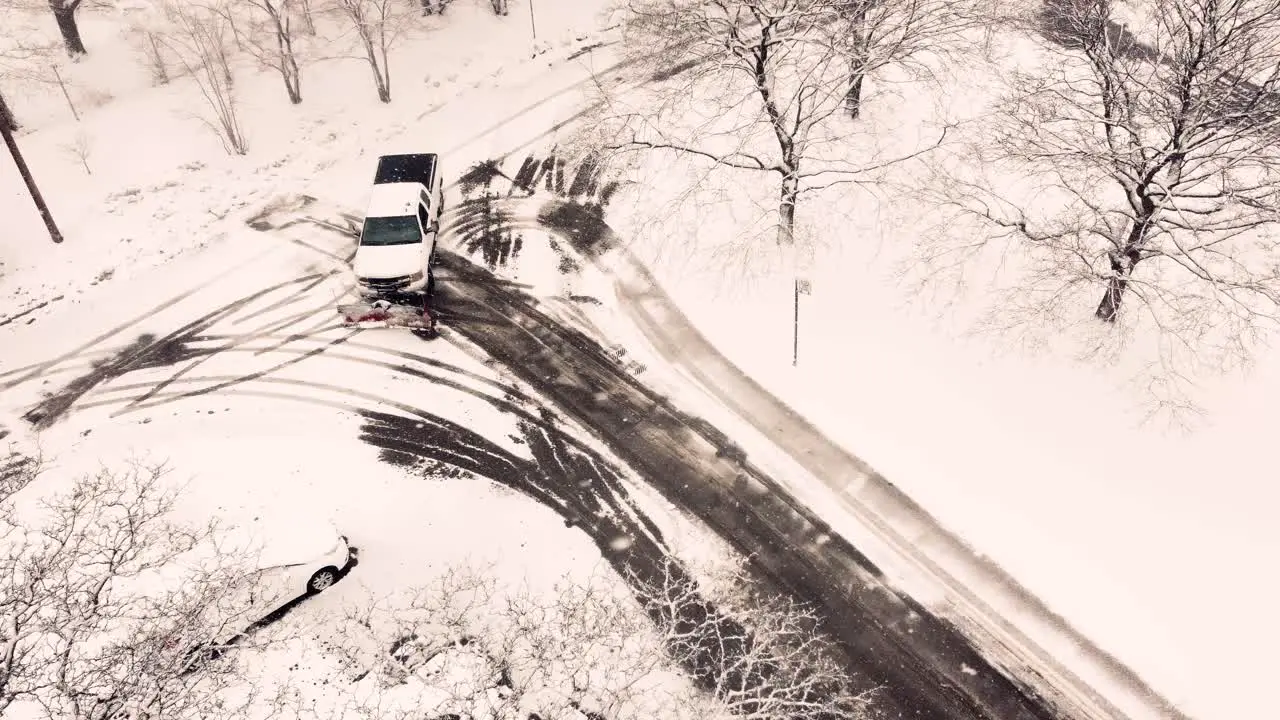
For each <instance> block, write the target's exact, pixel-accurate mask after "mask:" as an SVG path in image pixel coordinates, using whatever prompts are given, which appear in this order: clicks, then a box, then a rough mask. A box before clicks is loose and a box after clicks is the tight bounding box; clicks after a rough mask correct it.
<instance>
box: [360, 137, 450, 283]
mask: <svg viewBox="0 0 1280 720" xmlns="http://www.w3.org/2000/svg"><path fill="white" fill-rule="evenodd" d="M443 201H444V191H443V182H442V181H441V178H440V166H439V159H438V157H437V155H436V154H435V153H420V154H409V155H383V156H382V157H380V158H378V168H377V171H376V172H375V173H374V177H373V190H372V193H371V195H370V198H369V207H368V211H367V212H366V213H365V218H364V225H363V227H362V228H361V229H360V244H359V246H358V247H357V248H356V254H355V258H354V260H353V261H352V269H353V270H354V271H355V275H356V287H357V288H358V289H359V292H360V294H361V295H362V296H365V297H379V298H381V297H388V296H393V295H403V294H412V293H423V292H428V291H429V287H430V285H431V281H432V277H431V264H432V261H433V260H434V259H435V249H436V236H437V235H438V234H439V231H440V212H441V206H442V203H443Z"/></svg>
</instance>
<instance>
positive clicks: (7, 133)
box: [0, 98, 62, 243]
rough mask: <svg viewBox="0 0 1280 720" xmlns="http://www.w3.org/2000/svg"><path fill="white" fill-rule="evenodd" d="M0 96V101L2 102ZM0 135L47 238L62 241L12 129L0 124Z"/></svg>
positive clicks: (60, 233)
mask: <svg viewBox="0 0 1280 720" xmlns="http://www.w3.org/2000/svg"><path fill="white" fill-rule="evenodd" d="M3 102H4V100H3V98H0V103H3ZM0 135H2V136H4V144H5V145H7V146H8V147H9V154H10V155H12V156H13V164H14V165H17V166H18V174H19V175H21V176H22V181H23V182H24V183H26V185H27V192H29V193H31V199H32V201H34V202H35V204H36V209H37V210H39V211H40V218H41V219H42V220H44V226H45V228H46V229H47V230H48V231H49V239H50V240H53V241H54V242H55V243H60V242H62V231H61V230H59V229H58V225H57V223H55V222H54V221H53V213H51V212H49V206H48V205H46V204H45V202H44V196H43V195H41V194H40V188H38V187H36V180H35V178H33V177H32V176H31V169H30V168H28V167H27V162H26V160H24V159H23V157H22V151H21V150H19V149H18V142H17V141H16V140H14V139H13V131H12V130H10V129H9V127H8V126H6V125H3V124H0Z"/></svg>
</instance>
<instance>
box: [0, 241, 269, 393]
mask: <svg viewBox="0 0 1280 720" xmlns="http://www.w3.org/2000/svg"><path fill="white" fill-rule="evenodd" d="M256 260H257V257H253V258H249V259H248V260H246V261H244V262H242V263H238V264H236V265H234V266H232V267H231V268H228V269H227V270H226V271H224V272H222V273H220V274H218V275H215V276H214V277H211V278H209V279H208V280H206V281H204V282H202V283H200V284H198V285H196V286H195V287H192V288H190V289H188V290H184V291H183V292H181V293H179V294H177V295H175V296H173V297H171V298H169V300H167V301H165V302H163V303H161V304H159V305H157V306H155V307H153V308H152V309H150V310H148V311H146V312H144V313H142V314H141V315H137V316H135V317H134V318H133V319H132V320H127V321H125V322H123V323H120V324H119V325H116V326H115V327H113V328H111V329H110V330H108V331H106V332H104V333H102V334H100V335H97V336H95V337H94V338H92V339H91V340H89V341H88V342H86V343H83V344H81V345H79V346H78V347H76V348H75V349H74V350H71V351H69V352H66V353H63V354H62V355H59V356H57V357H55V358H53V359H51V360H46V361H45V362H43V363H40V364H39V365H36V366H35V367H33V368H31V369H30V371H29V372H27V373H26V374H24V375H23V376H22V377H20V378H18V379H16V380H9V381H7V382H5V383H4V384H3V385H0V390H8V389H9V388H12V387H16V386H18V385H21V384H22V383H24V382H27V381H28V380H31V379H33V378H36V377H39V375H40V373H41V372H43V371H44V370H47V369H49V368H51V367H53V366H55V365H57V364H59V363H62V362H64V361H66V360H72V359H75V358H77V357H79V356H80V354H81V353H83V352H84V351H86V350H88V349H90V348H92V347H93V346H94V345H97V344H98V343H100V342H102V341H103V340H106V339H107V338H109V337H112V336H113V335H117V334H119V333H121V332H123V331H125V330H127V329H129V328H131V327H133V326H134V325H137V324H138V323H140V322H142V321H143V320H146V319H147V318H149V317H151V316H153V315H155V314H156V313H157V312H159V311H161V310H163V309H164V308H167V307H170V306H172V305H176V304H177V303H180V302H182V301H183V300H185V299H187V298H189V297H191V296H192V295H195V294H196V293H197V292H199V291H201V290H203V289H205V288H207V287H209V286H210V285H213V284H214V283H215V282H218V281H219V280H221V279H222V278H223V277H224V276H226V275H228V274H230V273H232V272H234V271H236V270H239V269H240V268H242V267H244V266H245V265H249V264H251V263H253V262H254V261H256Z"/></svg>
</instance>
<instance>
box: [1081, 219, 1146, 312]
mask: <svg viewBox="0 0 1280 720" xmlns="http://www.w3.org/2000/svg"><path fill="white" fill-rule="evenodd" d="M1149 223H1150V219H1144V220H1141V221H1139V222H1136V223H1134V226H1133V229H1132V230H1130V231H1129V237H1127V238H1125V244H1124V248H1123V249H1121V250H1116V251H1113V252H1111V254H1110V261H1111V277H1109V278H1107V289H1106V291H1104V292H1103V294H1102V300H1100V301H1099V302H1098V307H1097V309H1095V310H1094V311H1093V315H1094V317H1096V318H1098V319H1099V320H1101V321H1103V322H1108V323H1113V322H1115V321H1116V318H1118V317H1119V316H1120V306H1121V304H1122V303H1123V302H1124V294H1125V291H1126V290H1127V289H1128V288H1129V280H1130V278H1132V277H1133V271H1134V269H1135V268H1137V267H1138V262H1139V261H1141V260H1142V245H1143V243H1144V242H1146V239H1147V232H1148V227H1149Z"/></svg>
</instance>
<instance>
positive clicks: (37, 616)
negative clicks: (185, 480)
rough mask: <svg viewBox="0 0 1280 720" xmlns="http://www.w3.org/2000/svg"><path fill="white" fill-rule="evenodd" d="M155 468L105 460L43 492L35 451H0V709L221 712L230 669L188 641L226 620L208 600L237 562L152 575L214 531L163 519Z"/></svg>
mask: <svg viewBox="0 0 1280 720" xmlns="http://www.w3.org/2000/svg"><path fill="white" fill-rule="evenodd" d="M164 475H165V471H164V469H163V468H160V467H145V466H140V465H139V466H134V467H131V468H129V469H127V470H125V471H122V472H120V471H112V470H107V469H103V470H101V471H99V472H97V473H96V474H91V475H85V476H82V477H79V478H77V479H76V480H75V481H74V482H73V483H71V484H70V485H69V487H66V488H65V489H64V490H62V491H61V492H48V491H47V489H46V488H45V487H44V483H42V482H40V481H41V480H42V479H43V478H42V465H41V463H40V462H38V461H37V460H33V459H30V458H25V457H23V456H21V455H17V454H14V455H10V456H8V457H7V458H5V460H4V461H3V462H0V715H4V714H5V711H6V709H8V708H11V707H13V708H15V709H16V708H17V707H19V706H20V707H22V708H24V711H25V712H27V713H34V716H35V717H47V718H50V719H51V720H52V719H53V718H59V719H63V718H67V719H71V720H98V719H100V718H106V717H144V716H145V717H149V718H153V719H157V720H158V719H160V718H178V717H194V716H199V715H204V716H210V714H217V713H219V712H222V711H224V710H225V709H226V707H227V706H225V705H223V703H225V702H226V701H227V698H225V697H223V696H222V694H221V692H220V691H221V690H222V689H223V688H225V687H227V686H228V685H229V684H231V683H232V682H233V681H234V680H235V677H236V675H235V673H233V672H232V668H230V667H229V666H228V665H227V663H225V662H219V661H214V660H210V661H209V662H204V663H200V664H199V666H197V664H196V663H195V661H194V660H193V655H192V650H193V648H197V647H200V646H204V645H208V644H210V643H211V642H213V641H215V640H216V639H217V638H219V637H223V636H225V635H226V634H227V633H228V631H230V630H231V628H233V627H235V625H234V623H235V622H237V621H238V618H237V617H236V615H235V613H234V612H224V613H212V612H211V610H212V609H214V608H216V607H217V606H218V605H220V604H222V603H224V602H225V600H226V597H225V593H224V589H225V588H226V587H228V586H230V585H233V584H234V583H233V582H232V581H233V580H235V579H236V578H239V577H242V576H243V571H244V567H245V566H244V565H242V564H241V563H240V562H239V561H238V560H237V558H236V556H234V555H232V554H213V555H207V556H206V558H205V561H204V562H202V563H200V564H197V565H193V566H192V567H190V568H189V570H190V572H188V573H186V574H185V575H183V576H182V580H183V582H181V583H178V584H177V585H176V586H173V587H170V586H169V585H166V584H164V583H158V582H157V580H158V579H159V578H161V577H162V574H163V572H164V571H165V569H166V568H169V567H171V566H172V565H173V564H174V563H175V561H177V560H178V559H179V558H180V557H183V556H184V555H187V554H189V553H191V552H192V551H193V550H195V549H196V548H197V547H198V546H200V545H201V544H202V543H206V542H207V541H208V540H209V539H210V537H211V533H212V531H213V528H212V526H205V527H191V526H185V525H182V524H178V523H175V522H174V521H172V520H171V518H170V515H171V511H172V509H173V506H174V501H175V498H176V495H175V490H174V489H173V488H172V486H171V485H170V484H168V482H167V481H166V480H165V479H164ZM238 696H242V695H240V694H238ZM218 708H222V709H221V710H220V709H218ZM138 713H142V714H141V715H140V714H138ZM26 716H31V715H26Z"/></svg>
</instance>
